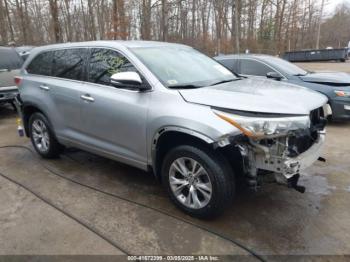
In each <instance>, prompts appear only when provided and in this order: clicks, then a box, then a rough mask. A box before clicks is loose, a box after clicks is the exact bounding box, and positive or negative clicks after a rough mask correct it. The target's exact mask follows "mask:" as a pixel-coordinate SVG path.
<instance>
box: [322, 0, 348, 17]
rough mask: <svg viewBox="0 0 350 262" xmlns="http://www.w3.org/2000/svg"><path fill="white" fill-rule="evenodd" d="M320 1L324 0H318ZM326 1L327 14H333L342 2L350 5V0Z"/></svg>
mask: <svg viewBox="0 0 350 262" xmlns="http://www.w3.org/2000/svg"><path fill="white" fill-rule="evenodd" d="M318 1H319V2H321V1H322V0H318ZM325 1H326V3H327V4H326V5H325V16H329V15H332V13H333V12H334V10H335V8H336V7H337V6H338V5H339V4H342V3H347V4H348V5H350V0H325Z"/></svg>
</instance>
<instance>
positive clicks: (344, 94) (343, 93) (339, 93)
mask: <svg viewBox="0 0 350 262" xmlns="http://www.w3.org/2000/svg"><path fill="white" fill-rule="evenodd" d="M334 93H335V94H336V95H337V96H341V97H350V92H348V91H342V90H335V91H334Z"/></svg>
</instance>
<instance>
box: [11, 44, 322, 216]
mask: <svg viewBox="0 0 350 262" xmlns="http://www.w3.org/2000/svg"><path fill="white" fill-rule="evenodd" d="M17 83H18V88H19V91H20V96H19V97H18V98H17V102H18V104H19V106H20V108H21V110H20V111H21V114H22V118H23V123H24V126H25V131H26V134H27V135H28V136H29V137H30V138H31V140H32V143H33V145H34V147H35V149H36V151H37V152H38V153H39V154H40V155H41V156H43V157H46V158H51V157H56V156H57V155H58V154H59V153H61V152H62V150H63V148H64V147H75V148H80V149H82V150H86V151H89V152H93V153H96V154H98V155H102V156H105V157H108V158H111V159H115V160H117V161H120V162H123V163H127V164H129V165H132V166H135V167H138V168H141V169H143V170H152V171H153V173H154V174H155V176H156V177H157V178H159V179H160V180H161V181H162V183H163V184H164V186H165V188H166V189H167V192H168V193H169V196H170V198H171V199H172V200H173V201H174V203H175V204H176V205H177V206H178V207H179V208H181V209H182V210H184V211H185V212H187V213H189V214H191V215H193V216H197V217H212V216H215V215H218V214H219V213H220V212H221V211H223V210H224V209H225V207H227V206H228V205H230V203H231V199H232V198H233V195H234V192H235V187H236V185H237V181H238V180H240V181H244V182H246V183H247V184H248V185H249V186H250V187H252V188H254V189H256V188H257V187H258V186H259V185H260V184H261V181H262V178H265V177H270V176H273V178H274V179H275V180H277V181H278V182H279V183H284V184H288V185H290V186H293V187H296V188H297V180H298V177H299V173H300V172H301V170H303V169H304V168H306V167H308V166H310V165H311V164H312V163H313V162H314V161H315V160H317V159H318V158H319V156H320V151H321V148H322V145H323V142H324V127H325V121H324V117H325V116H324V115H323V108H322V107H323V106H324V105H325V104H326V102H327V99H326V98H325V97H324V96H323V95H321V94H319V93H316V92H314V91H310V90H308V89H305V88H302V87H298V86H294V85H290V84H283V83H279V82H276V81H270V80H267V79H266V80H265V79H260V80H254V79H249V78H241V77H239V76H237V75H234V74H233V73H231V72H230V71H228V70H227V69H226V68H225V67H223V66H222V65H220V64H219V63H217V62H216V61H214V60H213V59H211V58H209V57H207V56H206V55H204V54H202V53H200V52H198V51H196V50H195V49H193V48H191V47H188V46H184V45H179V44H169V43H162V42H143V41H126V42H123V41H121V42H119V41H98V42H84V43H68V44H59V45H51V46H46V47H39V48H35V49H33V50H32V52H31V54H30V56H29V58H28V59H27V60H26V62H25V64H24V66H23V68H22V71H21V74H20V76H18V77H17Z"/></svg>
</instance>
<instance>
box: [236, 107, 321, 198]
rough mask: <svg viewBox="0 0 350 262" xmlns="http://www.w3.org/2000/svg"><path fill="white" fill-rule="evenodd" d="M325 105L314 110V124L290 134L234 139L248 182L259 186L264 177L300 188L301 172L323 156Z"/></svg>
mask: <svg viewBox="0 0 350 262" xmlns="http://www.w3.org/2000/svg"><path fill="white" fill-rule="evenodd" d="M323 112H324V111H323V108H319V109H315V110H313V111H312V112H311V113H310V126H309V127H308V128H305V129H296V130H291V131H289V132H287V133H286V134H275V135H272V136H267V137H260V138H251V137H247V136H244V135H242V136H239V137H238V138H237V137H236V138H235V139H234V141H231V142H233V143H234V144H235V145H236V146H237V147H238V149H239V151H240V153H241V155H242V160H243V172H244V175H245V179H246V181H247V183H248V185H249V186H250V187H252V188H255V189H256V188H257V187H258V186H259V185H260V184H261V183H262V182H263V181H266V180H268V181H271V180H273V181H275V182H277V183H279V184H283V185H287V186H288V187H292V188H294V189H296V190H297V191H299V192H302V193H303V192H304V191H305V188H304V187H302V186H299V185H298V179H299V176H300V175H299V174H300V172H301V171H302V170H304V169H306V168H307V167H309V166H311V165H312V164H313V163H314V162H315V161H317V160H321V161H324V159H323V158H321V157H320V155H321V152H322V149H323V145H324V141H325V134H326V132H325V125H326V120H325V116H324V114H323Z"/></svg>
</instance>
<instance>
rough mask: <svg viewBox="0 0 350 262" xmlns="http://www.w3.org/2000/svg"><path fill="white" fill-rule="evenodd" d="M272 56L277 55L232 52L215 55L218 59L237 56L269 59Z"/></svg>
mask: <svg viewBox="0 0 350 262" xmlns="http://www.w3.org/2000/svg"><path fill="white" fill-rule="evenodd" d="M270 57H275V56H271V55H265V54H230V55H219V56H216V57H214V59H216V60H223V59H232V58H233V59H237V58H257V59H262V60H266V59H269V58H270Z"/></svg>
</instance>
